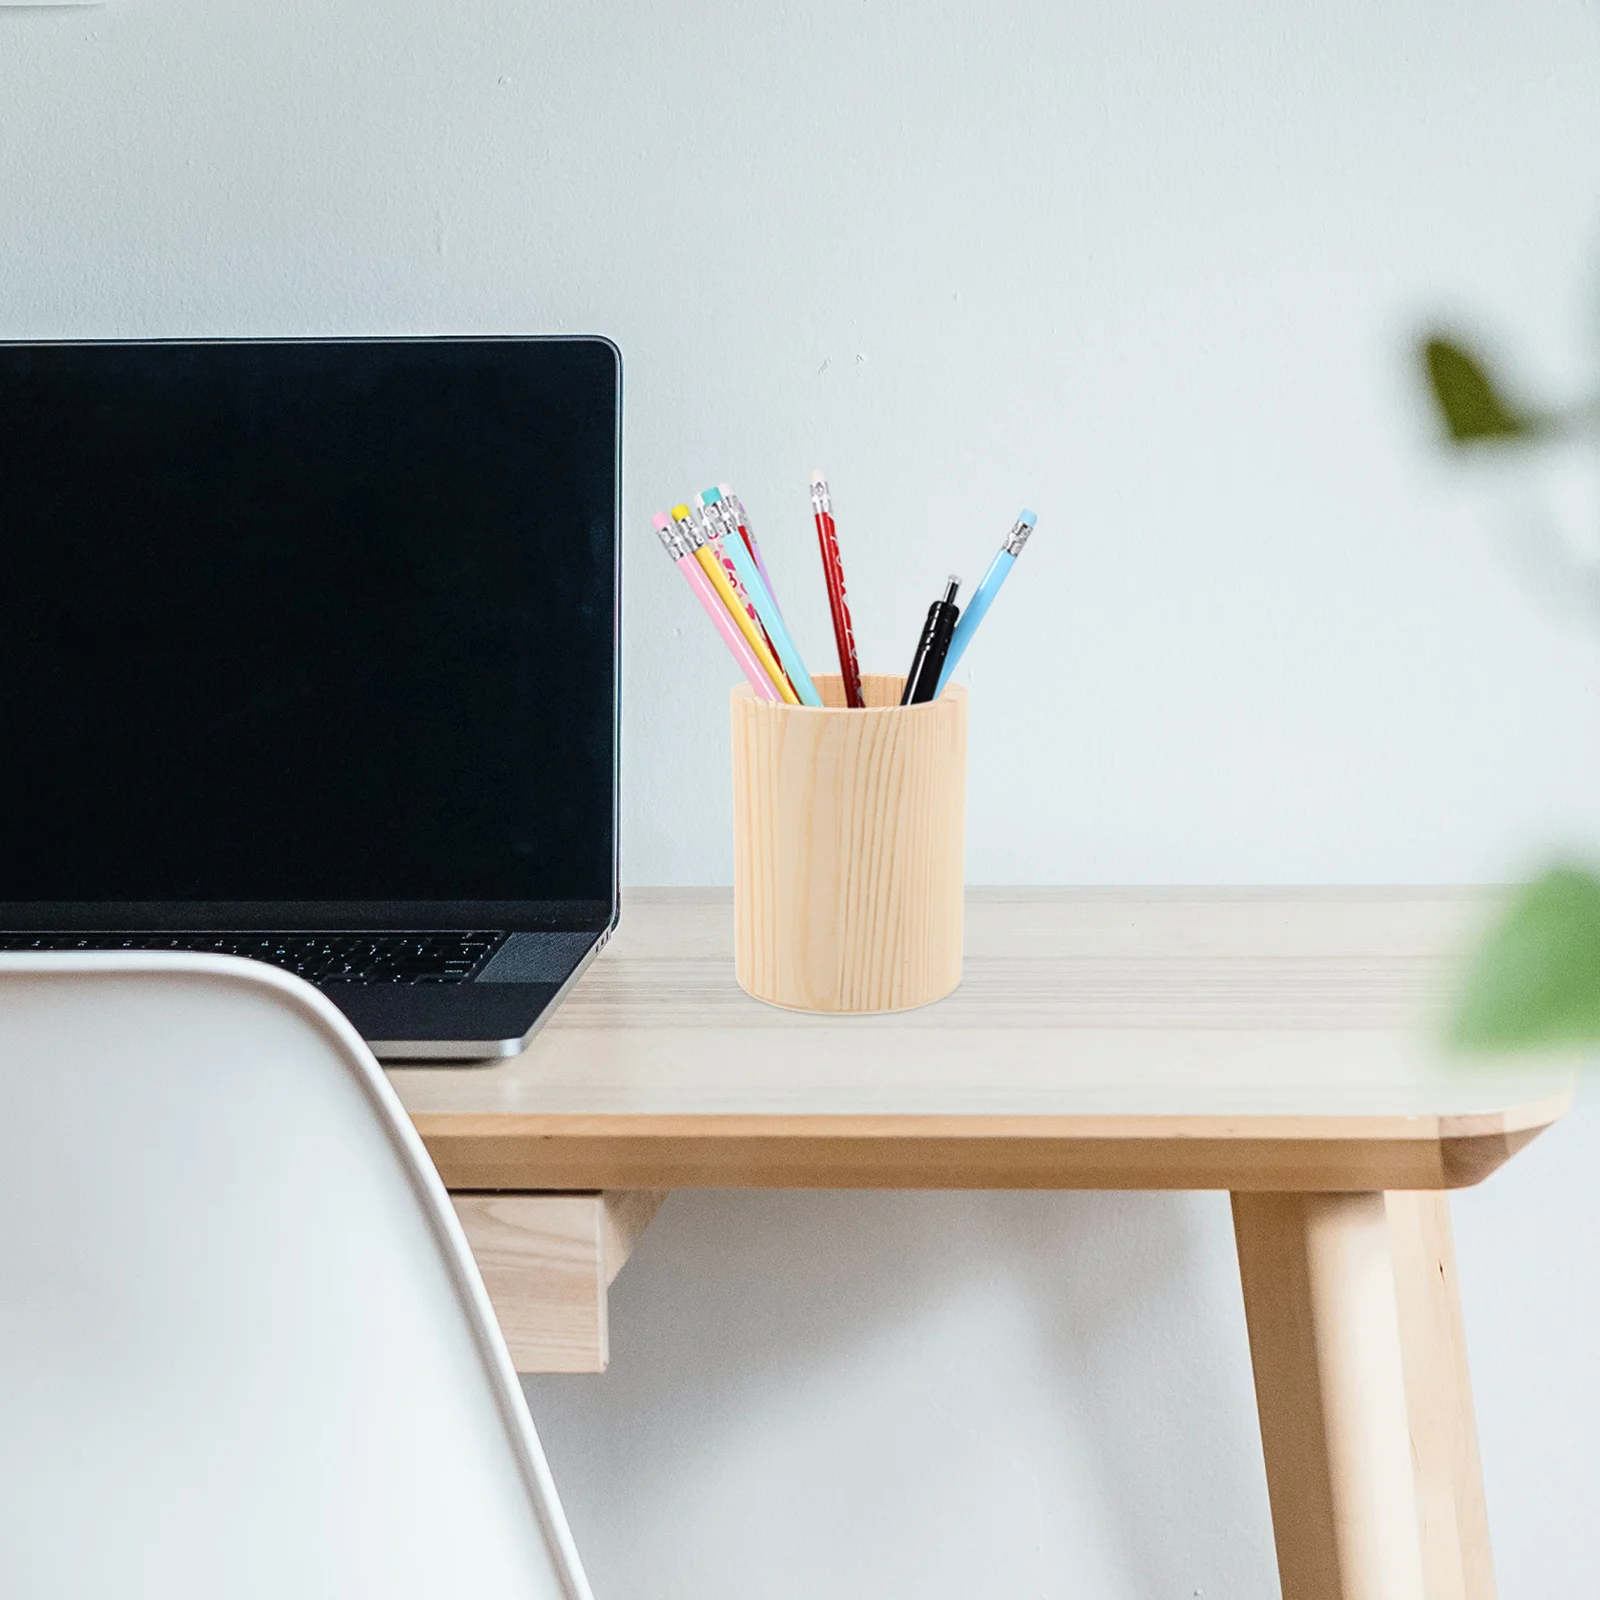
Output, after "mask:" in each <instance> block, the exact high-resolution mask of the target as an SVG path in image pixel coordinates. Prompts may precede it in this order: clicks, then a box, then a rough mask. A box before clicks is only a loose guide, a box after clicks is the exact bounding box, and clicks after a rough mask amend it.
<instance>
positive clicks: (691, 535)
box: [672, 511, 706, 555]
mask: <svg viewBox="0 0 1600 1600" xmlns="http://www.w3.org/2000/svg"><path fill="white" fill-rule="evenodd" d="M672 526H673V530H674V532H675V533H676V534H677V536H678V537H679V538H680V539H681V540H682V541H683V553H684V554H685V555H693V554H694V553H695V551H696V550H698V549H699V548H700V546H701V545H703V544H704V543H705V542H706V536H705V534H704V533H702V532H701V531H700V529H699V528H698V527H697V526H696V525H695V520H694V512H692V511H691V512H690V513H689V515H688V516H686V517H684V518H683V519H682V520H681V521H680V520H679V519H678V518H676V517H674V518H673V521H672Z"/></svg>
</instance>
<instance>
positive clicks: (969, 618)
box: [933, 511, 1039, 699]
mask: <svg viewBox="0 0 1600 1600" xmlns="http://www.w3.org/2000/svg"><path fill="white" fill-rule="evenodd" d="M1038 520H1039V519H1038V518H1037V517H1036V516H1034V514H1033V513H1032V512H1031V511H1023V512H1020V513H1019V514H1018V516H1017V520H1016V523H1015V524H1014V525H1013V527H1012V529H1011V532H1010V533H1008V534H1007V535H1006V538H1005V543H1004V544H1002V545H1001V546H1000V548H999V550H998V551H996V552H995V558H994V560H993V561H991V562H990V563H989V570H988V571H987V572H986V573H984V575H983V582H982V583H980V584H979V585H978V587H977V588H976V589H975V590H974V591H973V594H972V598H971V599H970V600H969V601H968V602H967V609H966V610H965V611H963V612H962V613H961V620H960V621H959V622H958V623H957V624H956V631H955V633H954V634H953V635H952V636H951V639H950V653H949V655H947V656H946V657H945V658H944V671H943V672H941V673H940V674H939V687H938V688H937V689H935V690H934V691H933V693H934V698H935V699H937V698H938V697H939V696H940V695H942V694H943V693H944V686H945V685H946V684H947V683H948V682H949V681H950V674H951V673H952V672H954V671H955V670H956V663H957V662H958V661H959V660H960V659H961V656H962V652H963V651H965V650H966V648H967V646H968V645H969V644H971V643H972V636H973V634H975V633H976V632H977V631H978V624H979V623H980V622H982V621H983V618H984V614H985V613H986V612H987V611H988V609H989V607H990V606H992V605H993V604H994V597H995V596H996V595H997V594H999V593H1000V585H1001V584H1002V583H1004V582H1005V581H1006V574H1007V573H1008V572H1010V571H1011V569H1012V568H1013V567H1014V566H1016V564H1017V557H1018V556H1020V555H1021V554H1022V547H1023V545H1025V544H1026V543H1027V542H1028V535H1029V534H1030V533H1032V532H1033V525H1034V523H1036V522H1037V521H1038Z"/></svg>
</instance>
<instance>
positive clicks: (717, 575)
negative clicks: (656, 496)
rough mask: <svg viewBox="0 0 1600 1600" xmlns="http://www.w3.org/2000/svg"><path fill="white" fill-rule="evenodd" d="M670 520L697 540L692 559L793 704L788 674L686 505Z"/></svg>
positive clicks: (764, 668) (776, 685) (674, 510)
mask: <svg viewBox="0 0 1600 1600" xmlns="http://www.w3.org/2000/svg"><path fill="white" fill-rule="evenodd" d="M672 520H673V521H674V522H676V523H678V524H679V525H680V526H682V527H683V529H684V531H685V532H687V533H690V534H691V535H692V536H693V538H694V539H695V540H696V544H695V551H694V556H695V560H696V561H698V562H699V563H700V565H701V566H702V567H704V568H705V571H706V576H707V577H708V578H709V579H710V580H711V587H712V588H713V589H715V590H716V591H717V596H718V598H719V599H720V600H721V601H722V603H723V605H725V606H726V607H727V608H728V614H729V615H730V616H731V617H732V618H733V620H734V621H735V622H736V623H737V624H738V625H739V632H740V633H742V634H743V635H744V636H745V640H746V642H747V643H748V644H749V646H750V648H751V649H752V650H753V651H755V654H756V660H757V661H759V662H760V663H761V670H762V671H763V672H765V673H766V675H767V676H768V677H769V678H771V679H772V686H773V688H775V689H776V690H777V691H778V693H779V694H781V695H782V696H783V698H784V700H785V701H786V702H787V703H788V704H789V705H792V706H797V705H799V704H800V696H799V695H797V694H796V693H795V692H794V686H793V685H792V684H791V683H790V682H789V675H788V674H787V673H786V672H785V671H784V670H783V668H782V667H781V666H779V665H778V658H777V657H776V656H775V655H773V653H772V647H771V646H770V645H769V644H768V643H767V640H766V635H765V634H763V633H762V631H761V629H760V628H759V627H758V626H757V625H756V621H755V619H754V618H753V617H752V616H751V615H750V608H749V607H748V606H747V605H745V604H743V603H742V602H741V600H740V598H739V593H738V591H737V590H736V589H735V588H734V587H733V582H732V580H731V579H730V578H729V577H728V574H727V572H726V570H725V569H724V567H723V565H722V563H721V562H720V561H719V560H718V559H717V554H716V551H714V550H713V549H712V548H711V546H710V545H709V544H707V543H706V541H705V540H704V538H703V537H702V536H701V533H700V530H699V529H698V528H696V527H695V526H694V523H693V521H692V520H691V518H690V516H689V508H688V506H674V507H673V508H672Z"/></svg>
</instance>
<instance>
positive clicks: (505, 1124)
mask: <svg viewBox="0 0 1600 1600" xmlns="http://www.w3.org/2000/svg"><path fill="white" fill-rule="evenodd" d="M1493 904H1494V901H1493V898H1492V897H1490V896H1486V895H1484V894H1483V893H1481V892H1469V891H1440V890H1316V891H1299V890H1274V891H1256V890H1232V891H1229V890H1192V891H1155V890H1141V891H1125V890H977V891H969V892H968V900H967V913H966V923H967V932H966V943H967V950H966V961H965V975H964V977H963V980H962V983H961V986H960V987H959V988H958V989H957V990H956V991H955V993H954V994H952V995H951V996H950V997H949V998H948V999H945V1000H942V1001H940V1002H939V1003H938V1004H937V1005H933V1006H928V1007H925V1008H923V1009H921V1010H917V1011H906V1012H901V1013H898V1014H896V1015H892V1016H859V1017H840V1016H832V1017H830V1016H813V1015H807V1014H804V1013H799V1012H788V1011H780V1010H776V1009H774V1008H772V1007H769V1006H764V1005H762V1004H760V1003H759V1002H757V1001H755V1000H752V999H751V998H750V997H749V996H748V995H747V994H745V993H744V992H743V991H742V990H741V989H740V988H739V986H738V984H737V983H736V982H735V981H734V977H733V908H732V903H731V897H730V896H729V894H728V893H727V891H725V890H697V891H682V890H654V891H630V892H629V893H628V894H627V895H626V896H625V898H624V903H623V913H622V921H621V925H620V927H619V929H618V931H617V934H616V935H615V937H614V938H613V940H612V943H611V945H610V947H608V949H607V950H606V951H604V952H603V953H602V954H601V956H600V957H599V959H598V960H596V962H595V963H594V965H593V967H591V968H590V970H589V971H588V972H587V973H586V974H585V975H584V977H583V978H582V980H581V981H580V982H579V983H578V985H577V986H576V987H575V989H574V991H573V993H572V995H571V996H570V998H569V999H568V1000H567V1001H566V1002H565V1003H564V1004H563V1005H562V1007H561V1008H560V1009H559V1010H558V1011H557V1012H556V1013H555V1015H554V1016H553V1017H552V1018H551V1020H550V1022H549V1023H548V1025H547V1026H546V1027H545V1029H544V1030H543V1031H542V1032H541V1033H540V1034H539V1035H538V1036H537V1037H536V1038H535V1039H534V1040H533V1042H532V1044H531V1045H530V1047H529V1049H528V1050H527V1051H525V1052H524V1053H523V1054H522V1055H521V1056H518V1057H515V1058H513V1059H512V1060H510V1061H506V1062H504V1063H496V1064H493V1065H488V1066H483V1067H471V1068H454V1069H452V1068H446V1069H440V1068H436V1067H424V1068H414V1067H413V1068H395V1069H393V1070H392V1071H391V1072H390V1078H391V1081H392V1082H393V1083H394V1084H395V1087H396V1088H397V1089H398V1091H399V1093H400V1096H401V1098H402V1100H403V1101H404V1102H405V1104H406V1107H407V1109H408V1110H409V1111H410V1112H411V1113H412V1116H413V1118H414V1119H415V1121H416V1123H417V1126H418V1128H419V1129H420V1130H421V1132H422V1134H423V1137H424V1138H425V1139H426V1140H427V1142H428V1146H429V1149H430V1151H431V1152H432V1154H433V1156H434V1159H435V1160H436V1161H437V1162H438V1163H439V1167H440V1171H441V1172H442V1173H443V1174H444V1177H445V1181H446V1182H447V1184H449V1185H451V1186H452V1187H456V1188H491V1187H507V1188H521V1189H609V1188H629V1189H639V1188H644V1189H654V1188H675V1187H687V1186H701V1185H703V1186H720V1185H757V1186H795V1187H803V1186H826V1187H904V1188H991V1187H1018V1188H1062V1189H1069V1188H1097V1189H1098V1188H1226V1189H1237V1190H1297V1189H1298V1190H1312V1189H1315V1190H1329V1191H1334V1190H1351V1189H1362V1190H1383V1189H1438V1188H1453V1187H1458V1186H1460V1185H1463V1184H1468V1183H1474V1182H1477V1181H1478V1180H1479V1179H1480V1178H1482V1177H1484V1176H1485V1175H1486V1174H1487V1173H1488V1172H1491V1171H1493V1170H1494V1168H1495V1167H1497V1166H1498V1165H1499V1164H1500V1163H1501V1162H1502V1161H1504V1160H1505V1159H1506V1158H1507V1157H1508V1156H1509V1155H1510V1154H1512V1153H1513V1152H1514V1151H1515V1150H1516V1149H1518V1148H1520V1146H1521V1145H1523V1144H1525V1143H1526V1142H1527V1141H1528V1140H1529V1139H1531V1138H1532V1137H1533V1136H1534V1135H1535V1134H1536V1133H1537V1131H1538V1130H1539V1129H1540V1128H1542V1127H1544V1126H1545V1125H1547V1124H1548V1123H1549V1122H1551V1121H1553V1120H1554V1119H1555V1118H1556V1117H1557V1116H1559V1115H1560V1114H1561V1113H1562V1111H1563V1110H1564V1109H1565V1107H1566V1105H1567V1102H1568V1098H1569V1095H1570V1085H1571V1072H1570V1070H1569V1069H1568V1068H1567V1067H1566V1066H1565V1065H1564V1064H1557V1065H1549V1064H1538V1065H1531V1066H1530V1065H1529V1064H1528V1063H1526V1062H1522V1061H1518V1062H1515V1063H1511V1064H1503V1063H1494V1062H1490V1063H1480V1064H1472V1065H1468V1066H1463V1065H1462V1064H1460V1063H1457V1062H1452V1061H1447V1060H1444V1059H1441V1057H1440V1055H1439V1052H1438V1051H1437V1049H1436V1048H1435V1044H1434V1040H1435V1038H1436V1030H1437V1021H1436V1019H1437V1016H1438V1013H1439V1008H1440V1005H1441V997H1442V996H1443V995H1444V994H1445V993H1446V992H1447V991H1448V987H1449V985H1450V983H1451V982H1452V981H1453V974H1454V971H1455V961H1456V959H1457V955H1458V952H1460V951H1461V950H1462V949H1463V948H1464V947H1465V946H1466V945H1468V944H1469V943H1470V942H1471V940H1472V938H1473V937H1474V936H1475V934H1476V931H1477V930H1478V928H1479V927H1481V925H1482V924H1483V922H1484V920H1485V919H1486V917H1487V916H1488V915H1489V914H1490V913H1491V911H1492V909H1493Z"/></svg>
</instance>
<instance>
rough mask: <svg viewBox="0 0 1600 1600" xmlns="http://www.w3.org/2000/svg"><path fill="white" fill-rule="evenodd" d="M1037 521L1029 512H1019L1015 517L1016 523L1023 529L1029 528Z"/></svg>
mask: <svg viewBox="0 0 1600 1600" xmlns="http://www.w3.org/2000/svg"><path fill="white" fill-rule="evenodd" d="M1038 520H1039V519H1038V518H1037V517H1036V516H1034V514H1033V513H1032V512H1031V511H1023V512H1020V513H1019V514H1018V516H1017V521H1018V522H1020V523H1021V524H1022V525H1023V527H1025V528H1031V527H1032V526H1033V525H1034V524H1035V523H1036V522H1037V521H1038Z"/></svg>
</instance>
